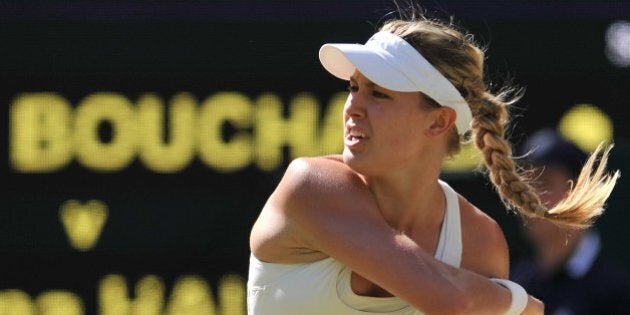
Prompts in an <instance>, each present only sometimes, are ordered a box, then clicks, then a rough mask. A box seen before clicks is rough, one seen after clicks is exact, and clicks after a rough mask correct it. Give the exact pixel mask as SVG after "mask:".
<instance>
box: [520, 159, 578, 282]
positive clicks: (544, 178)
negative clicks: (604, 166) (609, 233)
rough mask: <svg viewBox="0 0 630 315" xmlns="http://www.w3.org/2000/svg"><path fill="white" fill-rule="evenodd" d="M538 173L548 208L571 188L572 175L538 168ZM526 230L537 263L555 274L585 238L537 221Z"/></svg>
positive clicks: (539, 183) (539, 189)
mask: <svg viewBox="0 0 630 315" xmlns="http://www.w3.org/2000/svg"><path fill="white" fill-rule="evenodd" d="M536 174H538V176H537V180H536V188H537V190H538V191H539V195H540V198H541V201H542V202H543V203H544V204H545V206H547V207H552V206H554V205H555V204H557V203H558V202H559V201H560V200H561V199H562V198H564V196H565V195H566V194H567V192H568V191H569V189H570V187H571V183H570V180H571V179H572V178H571V175H570V173H569V171H567V170H565V169H564V168H561V167H551V166H550V167H545V168H538V169H537V170H536ZM524 230H525V232H526V236H527V237H528V239H529V240H530V241H531V242H532V245H533V247H534V254H535V256H536V262H537V264H538V265H539V266H540V267H541V268H542V270H543V271H544V272H547V273H553V272H554V271H555V270H556V269H557V268H559V267H560V266H561V265H562V264H563V263H564V262H565V261H566V259H567V258H568V257H569V256H570V255H571V253H572V252H573V250H574V249H575V246H577V244H578V242H579V240H580V238H581V237H582V235H583V230H577V229H567V228H562V227H559V226H558V225H556V224H553V223H551V222H550V221H548V220H545V219H537V218H531V219H527V222H526V226H525V227H524Z"/></svg>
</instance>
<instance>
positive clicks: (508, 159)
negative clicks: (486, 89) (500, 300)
mask: <svg viewBox="0 0 630 315" xmlns="http://www.w3.org/2000/svg"><path fill="white" fill-rule="evenodd" d="M473 116H474V118H473V123H472V128H473V138H474V142H475V145H476V146H477V148H478V149H479V150H480V151H481V152H482V153H483V158H484V162H485V164H486V166H487V167H488V169H489V177H490V180H491V181H492V183H493V184H494V185H495V187H496V189H497V191H498V192H499V195H500V196H501V199H502V200H503V202H504V203H505V204H506V206H508V208H511V209H516V210H517V211H518V213H519V214H521V215H524V216H528V217H545V218H547V219H549V220H551V221H553V222H556V223H558V224H561V225H566V226H571V227H575V228H585V227H588V226H589V225H590V224H591V223H592V222H593V220H594V219H595V218H597V217H598V216H599V215H601V214H602V213H603V209H604V203H605V202H606V199H608V196H609V195H610V193H611V192H612V190H613V188H614V186H615V183H616V181H617V179H618V178H619V171H616V172H615V173H613V174H607V173H606V164H607V161H608V155H609V153H610V150H611V149H612V146H609V147H607V148H606V149H605V150H603V149H602V145H600V146H599V147H598V148H597V150H595V152H594V153H593V154H592V155H591V156H590V157H589V159H588V160H587V162H586V164H585V165H584V167H583V168H582V171H581V173H580V175H579V177H578V179H577V181H576V183H575V184H574V183H571V189H570V191H569V193H568V194H567V195H566V196H565V198H564V199H562V200H561V201H560V202H559V203H558V204H556V205H555V206H554V207H553V208H551V209H547V208H546V207H545V206H544V205H543V204H542V203H541V201H540V198H539V197H538V194H537V193H536V190H535V189H534V188H533V187H532V186H531V185H530V182H531V181H532V179H531V178H530V177H529V176H528V174H531V173H526V172H519V168H518V166H517V164H516V163H515V162H514V160H513V157H512V148H511V146H510V144H509V142H508V141H507V140H506V139H505V137H504V127H505V119H502V117H507V109H506V104H505V103H503V102H502V101H501V100H500V99H499V98H498V97H496V96H493V95H492V94H490V93H486V94H484V99H483V101H482V102H481V106H480V108H479V110H478V111H477V112H476V113H475V114H473ZM602 150H603V152H602ZM600 155H601V158H600V160H599V164H598V165H597V167H595V163H596V161H597V159H598V157H599V156H600Z"/></svg>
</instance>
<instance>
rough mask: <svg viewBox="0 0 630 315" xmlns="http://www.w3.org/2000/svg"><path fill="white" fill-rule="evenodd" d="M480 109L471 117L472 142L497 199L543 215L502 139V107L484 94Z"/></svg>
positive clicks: (535, 195)
mask: <svg viewBox="0 0 630 315" xmlns="http://www.w3.org/2000/svg"><path fill="white" fill-rule="evenodd" d="M480 103H481V104H480V106H479V108H478V109H477V111H476V112H475V113H474V114H473V117H474V118H473V122H472V129H473V139H474V142H475V145H476V146H477V148H478V149H479V150H480V151H481V152H482V153H483V159H484V161H485V164H486V166H487V167H488V169H489V171H490V172H489V177H490V180H491V181H492V183H493V184H494V185H495V187H496V188H497V190H498V191H499V194H500V195H501V199H502V200H503V201H504V203H505V204H506V205H508V206H509V207H510V208H516V209H519V210H520V211H521V213H523V212H524V214H526V215H527V214H538V215H544V213H545V208H544V207H543V206H542V204H541V202H540V198H538V195H537V194H536V191H535V190H534V188H533V187H532V186H531V185H530V184H529V183H528V178H527V177H525V175H524V174H519V172H518V168H517V164H516V163H515V162H514V160H513V158H512V147H511V146H510V143H509V142H508V141H507V140H506V139H505V136H504V133H505V124H506V121H507V119H506V117H507V109H506V104H505V103H503V102H502V101H501V100H500V99H499V98H498V97H496V96H494V95H492V94H490V93H487V92H486V93H485V94H484V97H483V99H482V101H481V102H480Z"/></svg>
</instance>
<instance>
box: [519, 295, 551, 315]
mask: <svg viewBox="0 0 630 315" xmlns="http://www.w3.org/2000/svg"><path fill="white" fill-rule="evenodd" d="M544 313H545V304H544V303H543V302H542V301H541V300H539V299H537V298H535V297H533V296H531V295H530V296H529V298H528V300H527V306H526V307H525V309H524V310H523V312H522V313H521V314H522V315H538V314H544Z"/></svg>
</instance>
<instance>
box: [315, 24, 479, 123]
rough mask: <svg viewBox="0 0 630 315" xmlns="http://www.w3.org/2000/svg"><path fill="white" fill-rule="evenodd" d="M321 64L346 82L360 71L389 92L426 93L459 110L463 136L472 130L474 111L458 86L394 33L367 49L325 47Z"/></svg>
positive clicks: (378, 36)
mask: <svg viewBox="0 0 630 315" xmlns="http://www.w3.org/2000/svg"><path fill="white" fill-rule="evenodd" d="M319 60H320V62H321V63H322V65H323V66H324V68H325V69H326V70H327V71H328V72H330V73H331V74H332V75H334V76H336V77H338V78H340V79H343V80H350V77H351V76H352V74H353V73H354V71H355V69H358V70H359V71H360V72H361V73H362V74H363V75H365V77H367V78H368V79H369V80H370V81H372V82H374V83H375V84H377V85H379V86H382V87H384V88H386V89H389V90H392V91H399V92H415V91H419V92H422V93H424V94H425V95H427V96H429V97H431V98H432V99H434V100H435V101H436V102H438V103H439V104H440V105H442V106H448V107H451V108H453V109H454V110H455V112H456V113H457V119H456V121H455V126H456V127H457V131H458V132H459V133H460V134H463V133H465V132H466V131H468V130H469V129H470V122H471V121H472V114H471V112H470V108H469V107H468V103H466V100H465V99H464V98H463V97H462V96H461V94H460V93H459V91H457V89H456V88H455V86H453V84H451V82H450V81H449V80H447V79H446V78H445V77H444V76H443V75H442V74H441V73H440V72H439V71H438V70H437V69H435V67H433V65H431V64H430V63H429V62H428V61H427V60H426V59H425V58H424V57H423V56H422V55H421V54H420V53H419V52H418V51H417V50H416V49H415V48H413V46H411V45H410V44H409V43H407V41H405V40H404V39H402V38H400V37H398V36H396V35H394V34H392V33H390V32H386V31H382V32H378V33H376V34H374V35H373V36H372V37H371V38H370V39H369V40H368V41H367V43H365V45H361V44H325V45H324V46H322V47H321V48H320V50H319Z"/></svg>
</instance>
